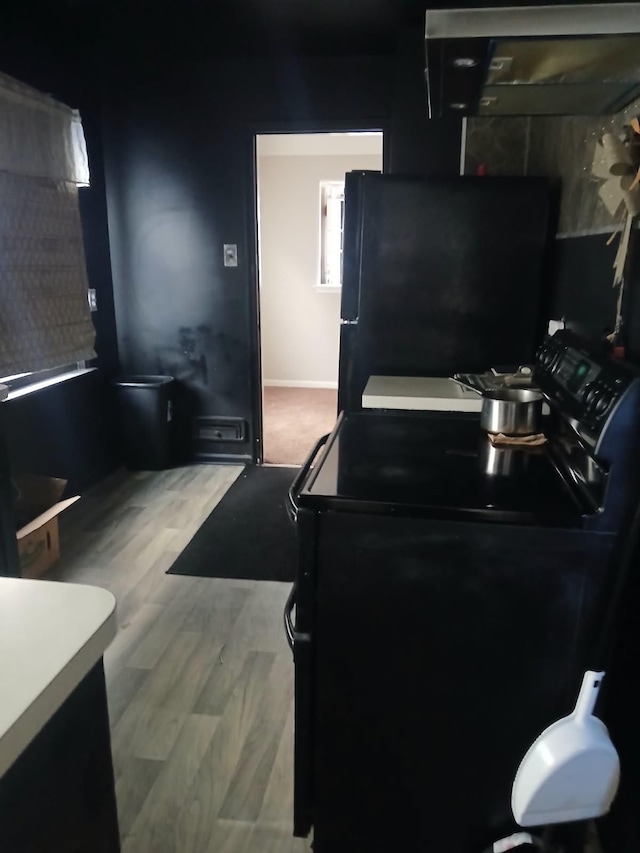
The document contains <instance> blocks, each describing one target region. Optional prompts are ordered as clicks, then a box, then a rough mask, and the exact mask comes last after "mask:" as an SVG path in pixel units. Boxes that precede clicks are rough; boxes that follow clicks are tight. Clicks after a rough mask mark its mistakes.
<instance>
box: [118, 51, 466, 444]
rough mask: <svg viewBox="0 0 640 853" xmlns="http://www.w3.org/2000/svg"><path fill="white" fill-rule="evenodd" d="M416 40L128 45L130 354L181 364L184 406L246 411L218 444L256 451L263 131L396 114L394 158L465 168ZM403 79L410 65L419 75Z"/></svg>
mask: <svg viewBox="0 0 640 853" xmlns="http://www.w3.org/2000/svg"><path fill="white" fill-rule="evenodd" d="M412 48H413V52H412V53H411V55H410V56H408V55H405V46H404V45H401V50H400V53H399V62H397V61H396V57H395V55H391V56H377V57H366V56H363V57H351V58H344V57H342V58H340V57H315V58H306V59H305V58H302V57H299V56H298V57H295V56H262V57H260V58H259V59H258V58H255V59H253V60H249V59H242V60H239V59H231V58H228V59H226V60H224V61H220V62H214V61H200V62H188V61H184V60H178V61H176V62H174V63H170V62H163V63H162V64H156V63H153V62H150V63H145V64H141V66H140V67H134V66H132V60H129V61H127V63H125V64H123V66H122V67H121V68H120V69H119V71H118V72H117V73H111V74H110V75H109V76H108V78H107V79H106V80H105V85H104V91H105V111H104V140H105V153H106V159H105V162H106V176H107V197H108V208H109V231H110V238H111V257H112V263H113V280H114V294H115V306H116V316H117V326H118V340H119V348H120V354H121V357H122V361H123V366H124V369H125V371H133V372H154V373H155V372H168V373H172V374H174V375H176V376H177V377H178V378H179V379H180V380H181V387H182V389H183V391H186V396H187V397H188V400H187V401H186V403H185V407H184V409H183V412H182V414H183V416H184V415H186V416H187V417H191V416H192V415H194V414H195V415H197V416H203V415H204V416H207V415H209V416H216V415H217V416H227V417H228V416H232V417H237V418H241V419H242V420H244V421H245V422H246V424H247V425H248V431H247V440H246V441H245V442H244V443H243V444H224V443H220V444H216V445H215V446H213V445H212V446H211V450H212V451H213V452H216V453H220V454H244V455H246V456H249V457H250V456H251V455H252V454H254V453H255V452H256V434H257V428H256V425H257V408H258V399H259V386H258V375H257V365H258V354H257V337H256V306H255V242H254V219H255V207H254V192H255V188H254V175H253V150H252V145H253V134H254V133H255V132H261V131H262V132H264V131H270V130H313V129H317V130H323V129H326V130H331V129H334V130H339V129H345V130H346V129H357V128H371V127H376V128H380V127H382V128H383V129H384V130H385V131H387V134H386V136H385V147H386V149H387V151H388V154H387V165H388V166H389V167H390V168H392V170H393V171H405V172H407V171H409V172H415V173H425V172H427V173H431V174H456V173H457V170H458V160H459V145H460V126H459V123H458V122H455V121H454V122H433V123H429V122H427V121H426V112H425V111H426V107H425V103H424V87H423V85H422V84H421V82H420V74H421V72H420V67H421V60H420V58H419V56H417V55H416V53H415V48H416V41H415V35H414V41H413V44H412ZM407 64H409V66H410V68H411V72H412V73H409V72H408V71H407ZM398 69H399V70H398ZM404 78H411V79H410V82H409V83H407V88H406V90H405V86H404V85H403V79H404ZM223 243H237V244H238V254H239V266H238V268H237V269H233V268H225V267H224V266H223V262H222V255H223V252H222V245H223ZM178 414H179V415H180V412H179V413H178ZM186 432H187V437H188V433H189V429H188V426H187V430H186Z"/></svg>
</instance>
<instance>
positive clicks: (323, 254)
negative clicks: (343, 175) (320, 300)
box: [320, 181, 344, 288]
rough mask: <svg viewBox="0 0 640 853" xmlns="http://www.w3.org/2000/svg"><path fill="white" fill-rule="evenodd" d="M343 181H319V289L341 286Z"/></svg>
mask: <svg viewBox="0 0 640 853" xmlns="http://www.w3.org/2000/svg"><path fill="white" fill-rule="evenodd" d="M343 231H344V181H320V287H327V288H336V287H340V286H341V285H342V247H343V237H344V235H343Z"/></svg>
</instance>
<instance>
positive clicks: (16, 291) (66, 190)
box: [0, 74, 95, 389]
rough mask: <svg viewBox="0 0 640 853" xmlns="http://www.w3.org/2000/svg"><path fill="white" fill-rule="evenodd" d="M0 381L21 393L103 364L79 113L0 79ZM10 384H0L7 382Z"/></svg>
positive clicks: (84, 152) (87, 176) (86, 171)
mask: <svg viewBox="0 0 640 853" xmlns="http://www.w3.org/2000/svg"><path fill="white" fill-rule="evenodd" d="M0 123H1V124H2V129H3V133H2V134H0V198H2V216H0V377H4V379H5V380H7V384H9V386H10V387H11V388H12V389H14V388H17V387H18V386H19V385H20V384H30V383H33V382H39V381H45V380H47V379H51V377H52V375H53V374H54V373H56V372H62V373H64V372H68V371H69V369H71V370H73V369H75V366H76V363H77V362H79V361H84V360H88V359H92V358H95V352H94V348H93V345H94V340H95V330H94V327H93V322H92V319H91V312H90V310H89V305H88V302H87V291H88V281H87V272H86V262H85V256H84V245H83V240H82V228H81V223H80V208H79V202H78V187H79V186H87V185H88V182H89V173H88V163H87V154H86V146H85V143H84V136H83V133H82V125H81V123H80V117H79V115H78V113H77V112H75V111H74V110H72V109H70V108H69V107H67V106H66V105H64V104H62V103H60V102H58V101H55V100H54V99H53V98H51V97H49V96H48V95H44V94H42V93H41V92H38V91H36V90H35V89H32V88H30V87H28V86H25V85H24V84H22V83H19V82H18V81H16V80H13V79H12V78H10V77H7V76H6V75H3V74H0ZM0 382H2V379H0Z"/></svg>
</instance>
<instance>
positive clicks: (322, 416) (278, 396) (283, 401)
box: [262, 387, 338, 465]
mask: <svg viewBox="0 0 640 853" xmlns="http://www.w3.org/2000/svg"><path fill="white" fill-rule="evenodd" d="M337 406H338V392H337V391H333V390H331V389H327V388H273V387H266V388H265V389H264V396H263V402H262V426H263V447H264V461H265V462H271V463H280V464H286V465H301V464H302V463H303V462H304V460H305V459H306V458H307V456H308V454H309V452H310V450H311V448H312V447H313V445H314V444H315V442H316V441H317V440H318V439H319V438H320V436H322V435H325V433H327V432H331V430H332V428H333V425H334V423H335V422H336V416H337Z"/></svg>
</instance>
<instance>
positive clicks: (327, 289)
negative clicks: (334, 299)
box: [313, 284, 342, 293]
mask: <svg viewBox="0 0 640 853" xmlns="http://www.w3.org/2000/svg"><path fill="white" fill-rule="evenodd" d="M313 289H314V290H315V291H316V293H342V287H341V286H340V285H334V284H315V285H314V287H313Z"/></svg>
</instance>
